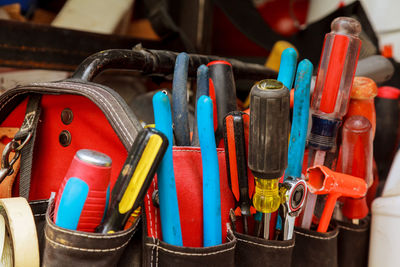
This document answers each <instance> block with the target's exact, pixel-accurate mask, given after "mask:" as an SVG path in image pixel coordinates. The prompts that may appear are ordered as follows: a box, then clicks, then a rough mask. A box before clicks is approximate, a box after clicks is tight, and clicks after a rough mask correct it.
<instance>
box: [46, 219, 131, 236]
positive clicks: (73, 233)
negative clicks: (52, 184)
mask: <svg viewBox="0 0 400 267" xmlns="http://www.w3.org/2000/svg"><path fill="white" fill-rule="evenodd" d="M46 219H47V220H48V218H46ZM47 225H48V226H50V228H52V229H54V230H55V231H57V232H62V233H65V234H69V235H74V236H82V237H87V238H93V239H115V238H118V237H124V236H127V235H129V234H130V233H131V232H132V231H133V233H135V232H136V230H137V227H136V228H135V227H132V229H131V230H130V231H128V232H126V233H122V234H112V236H111V235H102V236H98V235H87V234H81V233H78V232H74V231H65V230H64V229H62V228H56V227H55V226H54V225H52V224H51V222H47Z"/></svg>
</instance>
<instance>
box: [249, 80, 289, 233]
mask: <svg viewBox="0 0 400 267" xmlns="http://www.w3.org/2000/svg"><path fill="white" fill-rule="evenodd" d="M250 94H251V97H250V99H251V100H250V136H249V156H248V166H249V168H250V170H251V171H252V173H253V175H254V177H255V179H256V187H255V194H254V197H253V205H254V208H255V209H256V210H257V211H259V212H262V213H266V216H264V217H265V219H264V238H266V239H268V238H269V226H268V224H269V217H270V214H271V213H272V212H275V211H276V210H278V208H279V205H280V203H281V199H280V196H279V186H278V184H279V178H280V177H281V176H282V175H283V172H284V170H285V169H286V166H287V153H288V138H289V90H288V89H287V88H286V87H285V86H284V85H283V84H282V83H281V82H279V81H277V80H262V81H260V82H258V83H256V84H255V85H254V86H253V88H252V89H251V93H250Z"/></svg>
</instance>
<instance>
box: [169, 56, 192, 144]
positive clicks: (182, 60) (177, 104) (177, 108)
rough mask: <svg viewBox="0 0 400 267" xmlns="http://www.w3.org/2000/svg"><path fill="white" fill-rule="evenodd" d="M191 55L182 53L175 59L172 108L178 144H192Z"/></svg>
mask: <svg viewBox="0 0 400 267" xmlns="http://www.w3.org/2000/svg"><path fill="white" fill-rule="evenodd" d="M188 68H189V56H188V54H186V53H180V54H179V55H178V56H177V57H176V60H175V69H174V79H173V81H172V109H173V117H174V119H173V121H174V126H175V139H176V145H177V146H189V145H190V130H189V120H188V114H189V112H188V104H187V88H186V85H187V77H188Z"/></svg>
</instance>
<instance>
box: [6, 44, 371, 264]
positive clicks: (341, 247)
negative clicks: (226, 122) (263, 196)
mask: <svg viewBox="0 0 400 267" xmlns="http://www.w3.org/2000/svg"><path fill="white" fill-rule="evenodd" d="M175 57H176V53H172V52H168V51H156V50H153V51H148V50H144V49H139V50H138V49H136V50H132V51H131V50H112V51H106V52H102V53H99V54H95V55H93V56H91V57H90V58H88V59H87V60H86V61H84V62H83V63H82V64H81V66H79V67H78V69H77V72H75V74H74V75H72V78H71V79H67V80H64V81H59V82H51V83H34V84H29V85H25V86H18V87H16V88H13V89H10V90H8V91H6V92H5V93H4V94H2V95H0V123H1V125H0V126H1V128H2V129H5V128H8V129H10V128H13V129H14V130H10V131H9V132H8V137H9V139H10V140H11V141H10V143H12V144H14V145H10V146H9V148H8V149H10V151H11V152H12V153H15V154H14V155H16V156H15V159H16V160H15V161H13V160H12V161H11V162H8V161H7V162H8V164H5V165H4V164H2V169H1V170H0V179H3V181H2V183H1V184H0V194H1V196H2V197H11V196H12V197H16V196H22V197H24V198H26V199H28V200H29V203H30V207H31V209H32V213H33V216H34V220H35V223H36V231H37V235H38V242H39V252H40V253H39V255H40V264H41V265H42V266H313V265H315V266H365V265H364V264H363V263H365V259H366V257H367V254H366V253H367V252H366V249H367V248H368V244H367V242H366V240H368V235H369V233H368V232H369V231H368V229H369V223H368V222H365V223H364V224H360V225H358V226H354V225H345V224H338V225H331V228H332V230H331V231H329V232H327V233H317V232H316V231H304V230H301V229H297V230H295V235H294V238H293V239H291V240H287V241H276V240H265V239H261V238H257V237H254V236H250V235H245V234H243V233H241V226H240V223H239V222H240V221H241V220H239V219H238V220H237V222H238V225H232V223H231V222H230V220H229V210H230V209H231V208H234V200H233V196H232V193H231V192H230V189H229V185H228V180H227V173H226V163H225V150H224V149H223V148H218V149H217V152H218V162H219V172H220V187H221V213H222V216H221V217H222V225H221V226H222V233H223V244H221V245H218V246H211V247H201V246H202V220H201V219H202V191H201V182H202V175H201V154H200V149H199V148H195V147H174V148H173V159H174V170H175V181H176V188H177V194H178V201H179V206H180V212H181V214H185V215H184V216H181V225H182V236H183V246H182V247H178V246H173V245H169V244H167V243H165V242H163V241H162V233H161V227H160V218H159V209H158V207H157V203H156V201H154V195H155V193H154V192H155V190H156V189H157V178H154V180H153V181H152V183H151V186H150V189H149V191H148V192H147V194H146V197H145V199H144V201H143V206H142V211H143V212H142V214H141V216H140V219H139V220H136V221H135V223H134V224H133V225H132V226H131V227H130V228H128V229H126V230H123V231H118V232H115V233H110V234H99V233H86V232H79V231H72V230H67V229H64V228H61V227H59V226H57V225H55V224H54V220H53V216H54V208H55V207H54V196H53V197H51V196H52V194H51V192H57V190H58V187H59V186H60V184H61V182H62V180H63V178H64V175H65V173H66V171H67V168H68V163H69V162H70V160H71V159H72V157H73V155H74V153H75V152H76V151H77V150H79V149H83V148H89V149H94V150H100V151H103V152H104V153H106V154H108V155H109V156H110V157H111V158H112V160H113V169H112V173H111V187H113V185H114V183H115V181H116V178H117V176H118V172H119V171H120V169H121V166H122V165H123V164H124V162H125V159H126V157H127V151H128V149H129V148H130V146H131V145H132V143H133V141H134V140H135V137H136V136H137V134H138V132H139V131H140V129H142V126H141V124H140V123H139V121H138V119H137V118H136V116H135V114H134V113H133V112H132V110H131V109H130V108H129V107H128V105H127V104H126V103H125V101H124V100H123V99H122V98H121V97H120V96H119V95H118V94H117V93H116V92H115V91H114V90H113V89H111V88H108V87H106V86H103V85H100V84H96V83H93V82H91V81H92V80H93V78H94V77H95V76H96V75H97V74H98V73H100V71H102V70H105V69H108V68H129V69H136V70H143V71H144V72H147V73H150V74H163V75H167V74H171V73H172V72H173V62H174V59H175ZM160 60H161V61H160ZM207 60H210V58H209V57H206V56H200V55H191V60H190V64H189V76H192V77H193V76H194V75H195V70H196V69H197V67H198V66H199V65H200V64H202V63H204V62H206V61H207ZM231 63H232V67H233V71H234V73H235V75H236V77H240V78H247V79H253V80H260V79H264V78H267V77H271V76H274V75H275V73H274V72H271V71H270V70H268V69H266V68H263V67H260V66H256V65H252V64H245V63H242V62H238V61H231ZM13 142H14V143H13ZM10 147H11V148H10ZM6 148H7V146H6ZM6 148H4V150H6ZM3 155H4V153H3ZM8 155H9V154H7V157H8ZM18 160H19V161H20V163H18ZM7 162H6V163H7ZM19 164H20V166H19ZM18 169H19V171H18ZM2 171H3V172H2ZM3 173H4V174H3ZM2 174H3V176H2ZM14 179H15V181H14ZM11 187H12V190H11ZM20 231H24V229H20ZM353 244H357V251H358V252H359V253H357V254H355V252H354V250H355V246H354V245H353ZM356 258H358V259H356ZM363 260H364V261H363ZM32 266H34V265H32Z"/></svg>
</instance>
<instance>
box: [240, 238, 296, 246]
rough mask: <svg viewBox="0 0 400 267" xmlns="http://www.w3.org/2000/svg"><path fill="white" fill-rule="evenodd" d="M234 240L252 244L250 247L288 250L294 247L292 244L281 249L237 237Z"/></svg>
mask: <svg viewBox="0 0 400 267" xmlns="http://www.w3.org/2000/svg"><path fill="white" fill-rule="evenodd" d="M236 239H237V240H240V241H242V242H245V243H249V244H252V245H256V246H259V247H265V248H277V249H289V248H292V247H294V244H293V245H290V246H287V247H281V246H271V245H265V244H259V243H256V242H252V241H248V240H244V239H241V238H239V237H236Z"/></svg>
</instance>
